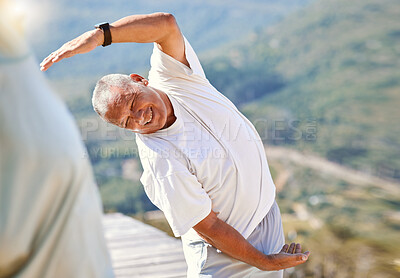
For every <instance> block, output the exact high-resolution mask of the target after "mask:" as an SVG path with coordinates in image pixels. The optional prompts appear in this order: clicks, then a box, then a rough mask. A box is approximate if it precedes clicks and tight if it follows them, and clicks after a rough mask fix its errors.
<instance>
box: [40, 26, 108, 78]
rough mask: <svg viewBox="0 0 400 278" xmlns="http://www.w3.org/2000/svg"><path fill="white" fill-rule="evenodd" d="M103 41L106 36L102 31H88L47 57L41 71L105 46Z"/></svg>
mask: <svg viewBox="0 0 400 278" xmlns="http://www.w3.org/2000/svg"><path fill="white" fill-rule="evenodd" d="M103 40H104V35H103V31H102V30H99V29H96V30H92V31H88V32H86V33H84V34H82V35H80V36H79V37H77V38H75V39H73V40H72V41H69V42H67V43H65V44H64V45H63V46H61V47H60V48H59V49H57V50H56V51H54V52H53V53H51V54H50V55H49V56H47V57H46V58H45V59H44V60H43V62H41V63H40V70H41V71H46V70H47V69H48V68H49V67H51V66H52V65H53V64H54V63H57V62H59V61H61V60H62V59H64V58H69V57H72V56H74V55H76V54H83V53H87V52H90V51H92V50H93V49H95V48H96V47H97V46H99V45H101V44H103Z"/></svg>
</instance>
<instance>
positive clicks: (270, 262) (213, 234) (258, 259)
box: [193, 211, 309, 271]
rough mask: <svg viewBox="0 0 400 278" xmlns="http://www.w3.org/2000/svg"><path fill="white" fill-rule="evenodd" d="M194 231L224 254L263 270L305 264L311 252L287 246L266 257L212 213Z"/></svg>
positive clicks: (295, 245) (298, 246)
mask: <svg viewBox="0 0 400 278" xmlns="http://www.w3.org/2000/svg"><path fill="white" fill-rule="evenodd" d="M193 229H194V230H195V231H196V232H197V233H198V234H199V235H200V236H201V237H202V238H203V239H204V240H205V241H206V242H208V243H209V244H211V245H213V246H214V247H215V248H217V249H219V250H221V251H222V252H223V253H225V254H227V255H229V256H231V257H233V258H235V259H237V260H240V261H242V262H245V263H247V264H250V265H253V266H255V267H257V268H259V269H261V270H268V271H272V270H280V269H285V268H289V267H293V266H296V265H299V264H302V263H305V262H306V261H307V259H308V256H309V252H304V253H301V246H300V244H294V243H292V244H290V246H289V245H287V244H285V245H284V246H283V248H282V250H281V252H280V253H278V254H272V255H265V254H263V253H262V252H260V251H258V250H257V249H256V248H255V247H254V246H252V245H251V244H250V243H249V242H248V241H247V240H246V239H245V238H244V237H243V236H242V235H241V234H240V233H239V232H238V231H236V230H235V229H234V228H233V227H232V226H230V225H228V224H227V223H225V222H223V221H222V220H220V219H219V218H218V217H217V215H216V213H214V212H213V211H211V213H210V214H209V215H208V216H207V217H206V218H204V219H203V220H202V221H201V222H200V223H198V224H197V225H195V226H194V227H193Z"/></svg>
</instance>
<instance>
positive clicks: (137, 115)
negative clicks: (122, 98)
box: [131, 109, 145, 125]
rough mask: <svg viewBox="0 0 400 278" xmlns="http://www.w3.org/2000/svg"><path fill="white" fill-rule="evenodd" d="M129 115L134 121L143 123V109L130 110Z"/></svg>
mask: <svg viewBox="0 0 400 278" xmlns="http://www.w3.org/2000/svg"><path fill="white" fill-rule="evenodd" d="M131 117H132V119H134V122H135V123H137V124H139V125H144V123H145V120H144V110H142V109H140V110H138V111H131Z"/></svg>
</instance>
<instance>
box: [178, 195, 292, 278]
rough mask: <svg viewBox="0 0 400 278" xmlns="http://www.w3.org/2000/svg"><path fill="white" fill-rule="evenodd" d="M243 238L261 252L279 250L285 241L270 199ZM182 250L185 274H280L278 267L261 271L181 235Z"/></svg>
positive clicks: (277, 277)
mask: <svg viewBox="0 0 400 278" xmlns="http://www.w3.org/2000/svg"><path fill="white" fill-rule="evenodd" d="M247 240H248V241H249V242H250V243H251V244H252V245H253V246H254V247H255V248H257V249H258V250H259V251H261V252H263V253H264V254H274V253H279V252H280V250H281V249H282V246H283V245H284V244H285V237H284V234H283V228H282V219H281V214H280V211H279V207H278V205H277V204H276V202H274V204H273V205H272V207H271V209H270V211H269V212H268V214H267V215H266V216H265V217H264V219H263V220H262V221H261V223H260V224H258V226H257V227H256V228H255V230H254V231H253V232H252V233H251V235H250V236H249V237H248V238H247ZM182 242H183V250H184V252H185V258H186V261H187V263H188V277H189V278H192V277H193V278H194V277H207V278H208V277H214V278H225V277H229V278H239V277H240V278H244V277H268V278H281V277H283V270H281V271H261V270H259V269H258V268H256V267H253V266H251V265H248V264H246V263H243V262H241V261H238V260H236V259H233V258H231V257H229V256H227V255H225V254H223V253H221V252H219V251H218V250H217V249H215V248H214V247H212V246H211V245H209V244H207V243H205V242H203V241H200V240H199V241H188V240H185V239H184V238H182Z"/></svg>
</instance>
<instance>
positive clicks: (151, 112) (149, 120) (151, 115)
mask: <svg viewBox="0 0 400 278" xmlns="http://www.w3.org/2000/svg"><path fill="white" fill-rule="evenodd" d="M149 109H150V118H149V119H148V120H147V121H146V122H145V123H144V125H147V124H149V123H150V122H151V120H152V119H153V109H151V107H150V108H149Z"/></svg>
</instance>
